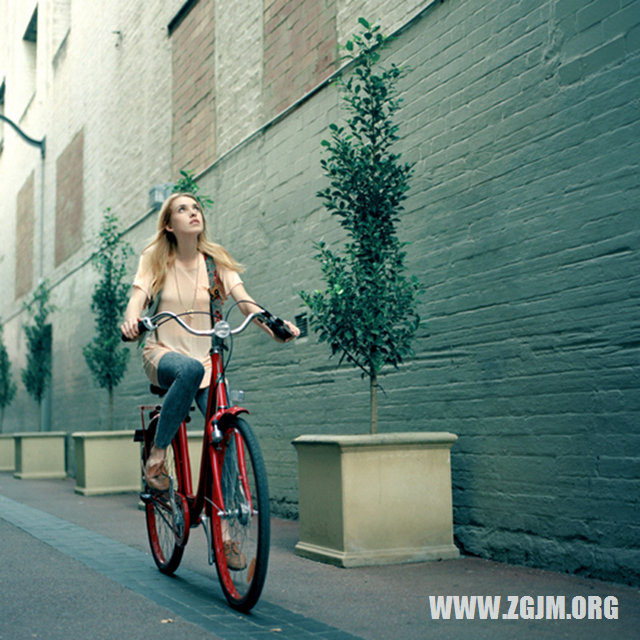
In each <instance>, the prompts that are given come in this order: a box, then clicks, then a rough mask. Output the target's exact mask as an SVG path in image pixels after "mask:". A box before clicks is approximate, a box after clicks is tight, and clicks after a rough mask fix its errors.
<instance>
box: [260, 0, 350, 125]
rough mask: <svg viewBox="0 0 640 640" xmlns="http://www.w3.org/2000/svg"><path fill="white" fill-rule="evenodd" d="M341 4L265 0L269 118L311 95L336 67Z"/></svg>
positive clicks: (315, 0)
mask: <svg viewBox="0 0 640 640" xmlns="http://www.w3.org/2000/svg"><path fill="white" fill-rule="evenodd" d="M336 43H337V39H336V2H335V1H333V0H286V1H285V0H265V2H264V54H263V55H264V76H263V86H264V89H263V91H264V109H265V119H267V120H268V119H269V118H270V117H272V116H274V115H276V114H278V113H279V112H281V111H283V110H284V109H285V108H286V107H288V106H289V105H291V104H292V103H293V102H295V100H297V99H298V98H299V97H300V96H302V95H304V94H305V93H306V92H307V91H309V90H311V89H312V88H313V87H315V86H316V85H317V84H319V83H320V82H321V81H322V80H324V79H325V78H326V77H327V76H329V75H330V74H331V72H332V71H333V70H334V68H335V62H336V57H337V51H336Z"/></svg>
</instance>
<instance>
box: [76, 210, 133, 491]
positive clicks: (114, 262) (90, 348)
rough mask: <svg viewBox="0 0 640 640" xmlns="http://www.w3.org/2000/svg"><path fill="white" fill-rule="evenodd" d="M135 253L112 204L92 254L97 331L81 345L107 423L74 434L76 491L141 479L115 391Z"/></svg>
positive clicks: (120, 486) (124, 361)
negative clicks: (119, 423) (119, 424)
mask: <svg viewBox="0 0 640 640" xmlns="http://www.w3.org/2000/svg"><path fill="white" fill-rule="evenodd" d="M132 253H133V250H132V249H131V246H130V245H129V244H128V243H127V242H125V241H124V240H123V238H122V234H121V233H120V231H119V228H118V218H117V216H116V215H115V214H113V213H112V212H111V209H109V208H107V210H106V211H105V213H104V216H103V220H102V227H101V229H100V233H99V238H98V248H97V250H96V252H95V253H94V255H93V257H92V262H93V266H94V268H95V270H96V271H97V272H98V274H99V280H98V281H97V282H96V285H95V287H94V290H93V294H92V296H91V311H93V314H94V316H95V321H94V327H95V331H94V337H93V339H92V340H91V341H90V342H89V343H88V344H87V345H85V346H84V348H83V350H82V353H83V355H84V358H85V361H86V363H87V367H88V368H89V371H90V372H91V375H92V377H93V380H94V382H95V383H96V385H97V386H98V387H100V388H101V389H104V390H105V391H106V392H107V412H106V420H105V422H106V427H107V429H104V427H103V429H102V430H96V431H81V432H76V433H74V434H73V436H72V437H73V442H74V448H75V461H76V470H75V471H76V492H77V493H81V494H83V495H96V494H103V493H116V492H122V491H135V490H136V489H137V488H138V487H139V485H140V462H139V453H138V450H137V448H136V446H135V445H134V443H133V430H117V431H114V428H113V427H114V425H113V401H114V391H115V389H116V387H117V386H118V384H120V381H121V380H122V378H123V376H124V374H125V372H126V370H127V365H128V362H129V357H130V351H129V349H127V348H126V347H125V346H124V345H123V343H122V340H121V338H120V324H121V322H122V315H123V314H124V310H125V308H126V306H127V298H128V292H129V282H128V281H127V280H126V276H127V258H128V257H129V256H130V255H132Z"/></svg>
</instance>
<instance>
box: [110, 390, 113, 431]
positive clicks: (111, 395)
mask: <svg viewBox="0 0 640 640" xmlns="http://www.w3.org/2000/svg"><path fill="white" fill-rule="evenodd" d="M109 431H113V389H111V388H110V389H109Z"/></svg>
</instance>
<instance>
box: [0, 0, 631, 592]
mask: <svg viewBox="0 0 640 640" xmlns="http://www.w3.org/2000/svg"><path fill="white" fill-rule="evenodd" d="M91 5H92V3H82V2H76V1H74V0H40V1H39V2H36V0H28V1H25V2H19V3H18V2H12V1H11V0H1V1H0V10H1V11H2V18H3V19H2V20H1V21H0V87H1V88H0V114H3V115H4V116H6V117H7V118H10V119H11V120H12V121H13V122H15V123H16V124H18V125H19V127H20V128H21V129H22V130H23V131H24V132H26V133H27V134H28V135H29V136H30V137H31V138H33V139H34V140H41V139H43V138H44V139H45V142H46V146H45V154H44V159H43V158H42V155H41V152H40V148H38V147H37V146H34V145H31V144H28V143H26V142H25V141H24V140H23V139H22V138H20V137H19V136H18V135H17V133H16V132H15V131H14V130H13V129H12V127H10V126H9V125H8V124H6V123H4V124H2V123H0V139H1V140H2V150H1V151H0V189H1V193H2V194H3V197H2V199H1V200H0V220H1V221H2V225H3V236H4V239H3V247H2V250H1V251H2V257H1V258H0V277H1V279H2V283H3V293H4V295H3V296H2V298H1V299H0V319H1V321H2V324H3V327H4V341H5V344H6V346H7V349H8V350H9V354H10V357H11V361H12V364H13V371H14V377H16V378H19V371H20V369H21V368H22V367H24V363H25V340H24V332H23V330H22V324H23V323H24V322H25V321H26V314H25V311H24V309H23V303H24V302H25V301H26V300H28V299H29V297H30V295H31V294H32V292H33V290H34V288H35V287H36V285H37V284H38V282H39V281H40V279H41V278H46V279H47V281H48V282H49V284H50V288H51V295H52V301H53V302H54V304H55V305H56V306H57V311H56V312H55V313H54V314H53V315H52V324H53V378H52V385H51V390H50V403H49V408H48V416H49V428H53V429H56V430H58V429H61V430H64V431H68V432H69V433H71V432H73V431H77V430H90V429H99V428H103V427H104V420H105V418H104V415H103V414H104V413H106V402H107V399H106V394H105V393H104V392H102V391H101V390H99V389H97V388H96V387H95V385H93V383H92V382H91V380H90V376H89V375H88V369H87V367H86V364H85V363H84V359H83V357H82V346H83V345H84V344H86V343H88V342H89V341H90V340H91V336H92V329H93V317H92V315H91V311H90V308H89V304H90V297H91V292H92V288H93V284H94V283H95V280H96V273H95V271H94V270H93V268H92V266H91V264H90V257H91V255H92V252H93V251H94V250H95V248H96V244H97V233H98V230H99V227H100V223H101V220H102V215H103V213H104V211H105V210H106V209H107V208H110V209H111V210H112V211H113V212H114V213H116V214H117V215H118V217H119V219H120V221H121V224H122V226H123V229H125V231H126V233H125V237H126V239H127V240H128V241H129V242H130V243H131V244H132V245H133V246H134V247H135V249H136V250H137V251H139V250H140V249H141V248H142V247H143V246H144V244H145V242H146V240H148V239H149V237H150V236H151V235H152V234H153V231H154V227H155V211H154V207H153V205H152V203H151V202H150V200H149V191H150V189H151V188H152V187H153V186H154V185H162V184H165V183H168V182H171V181H173V180H175V179H176V178H177V177H178V174H179V171H180V170H181V169H189V170H192V171H194V172H195V175H196V176H197V180H198V184H199V187H200V189H201V193H205V194H208V195H210V196H211V197H212V198H213V199H214V201H215V203H214V206H213V210H212V211H211V212H209V214H208V222H209V228H210V230H211V232H212V236H214V237H215V239H216V240H218V241H219V242H221V243H222V244H223V245H225V246H226V247H228V248H229V250H230V251H231V252H232V254H233V255H234V256H236V257H237V258H238V259H239V260H241V261H242V262H244V263H245V264H246V265H247V267H248V269H247V272H246V274H245V275H244V279H245V283H246V284H247V288H248V290H249V291H250V292H251V293H252V295H254V297H256V299H258V300H259V301H260V302H262V303H263V304H264V305H265V306H267V307H268V308H270V309H272V310H274V311H275V312H276V313H279V314H281V315H284V316H285V317H295V316H301V315H302V314H304V308H303V306H302V303H301V300H300V298H299V295H298V292H299V291H300V290H303V289H304V290H309V289H312V288H316V287H318V286H319V285H320V284H321V281H320V274H319V268H318V265H317V263H315V262H314V261H313V260H312V256H313V254H314V252H315V251H314V249H313V243H314V242H315V241H318V240H324V241H326V242H327V243H330V244H334V245H335V243H338V242H339V241H340V239H341V234H340V231H339V228H338V225H337V224H336V221H335V220H333V219H331V217H330V216H329V215H328V214H327V213H326V211H325V210H324V209H323V208H322V207H321V204H320V202H319V200H318V198H317V197H316V195H315V194H316V192H317V191H318V190H319V189H320V188H322V186H323V185H324V184H325V180H324V178H323V176H322V173H321V170H320V158H321V157H322V151H321V149H322V146H321V144H320V143H321V140H322V139H323V137H326V136H327V129H328V126H329V124H330V123H332V122H339V121H340V120H341V118H342V117H343V112H342V111H341V108H340V96H339V92H338V89H337V87H336V85H335V84H334V83H332V82H331V79H332V77H334V76H335V74H337V73H340V69H341V67H342V64H343V63H342V61H341V55H342V51H341V49H340V47H341V45H344V44H345V42H346V41H347V40H348V39H349V37H350V35H351V34H352V33H354V32H355V31H357V30H358V23H357V19H358V17H359V16H363V17H365V18H367V19H368V20H369V21H370V22H372V23H378V24H381V25H382V28H383V31H384V32H385V33H386V34H394V35H395V38H394V40H393V42H392V44H391V45H390V46H389V48H388V49H387V50H385V51H384V53H383V58H382V62H383V63H390V62H395V63H396V64H400V65H402V66H405V67H406V68H407V75H406V77H405V78H404V79H403V81H402V86H401V92H402V98H403V103H402V107H401V109H400V110H399V112H398V124H399V125H400V137H401V139H400V141H399V143H398V152H400V153H402V155H403V159H406V160H408V161H411V162H413V163H415V175H414V177H413V181H412V186H411V190H410V192H409V199H408V200H407V202H406V208H405V211H404V212H403V215H402V219H401V221H400V234H401V236H402V238H403V240H406V241H407V242H408V243H409V244H408V245H407V261H408V264H409V267H410V269H411V272H412V273H415V274H416V275H417V276H418V277H419V278H420V280H421V281H422V283H423V284H424V293H423V295H422V298H421V308H420V313H421V316H422V318H423V322H422V325H421V328H420V330H419V333H418V336H417V339H416V343H415V356H414V357H413V358H412V359H411V360H410V361H408V362H407V363H406V365H404V366H402V367H401V368H400V369H399V370H397V371H392V372H389V373H388V374H387V375H386V376H385V377H384V378H383V380H382V386H383V387H384V391H385V393H384V394H383V395H382V397H381V398H380V403H381V408H380V411H381V414H380V422H381V427H380V428H381V430H386V431H415V430H431V431H450V432H453V433H456V434H457V435H458V436H459V440H458V442H457V443H456V445H455V446H454V448H453V450H452V476H453V500H454V525H455V535H456V541H457V543H458V545H459V546H460V548H461V549H462V550H463V551H466V552H468V553H473V554H477V555H481V556H484V557H490V558H494V559H499V560H506V561H511V562H517V563H523V564H530V565H534V566H540V567H548V568H553V569H559V570H565V571H569V572H575V573H581V574H584V575H589V576H595V577H601V578H605V579H612V580H617V581H626V582H632V583H636V584H637V583H638V582H639V581H640V516H639V512H640V504H639V497H638V496H640V491H639V489H640V429H639V426H640V407H639V405H638V398H639V397H640V396H639V394H638V389H639V387H640V384H639V383H640V373H639V372H640V367H639V365H640V357H639V356H640V351H639V344H638V339H637V335H638V330H639V329H640V309H639V306H638V298H639V297H640V279H639V276H638V274H639V273H640V259H639V249H640V224H639V220H640V217H639V216H640V213H639V209H640V207H639V206H638V204H639V190H640V188H639V185H638V180H637V175H638V166H639V164H640V145H638V138H639V134H640V113H639V111H638V104H639V101H640V82H639V77H638V75H639V74H638V69H639V68H640V65H639V63H640V4H639V3H637V2H634V1H633V0H615V1H611V0H579V1H578V0H535V2H528V3H514V2H509V1H508V0H489V1H487V2H474V1H473V0H467V1H461V0H442V1H441V0H437V1H432V0H422V1H419V0H408V1H406V2H401V3H398V2H391V1H388V0H365V1H363V2H358V3H356V2H347V0H289V1H284V0H281V1H278V0H246V1H245V2H240V3H225V2H216V1H214V0H190V1H188V2H185V1H184V0H169V1H166V0H165V1H161V0H148V1H146V2H124V0H109V1H108V2H103V3H101V9H100V12H97V11H95V9H94V8H93V7H92V6H91ZM130 266H131V272H132V274H133V269H134V268H135V258H132V260H131V265H130ZM235 350H236V352H235V356H234V361H233V365H232V366H233V368H232V371H231V372H230V377H231V379H232V382H233V383H234V385H236V386H239V387H241V388H243V389H244V390H245V393H246V397H247V402H246V403H247V405H248V406H249V407H250V409H251V422H252V425H254V426H255V429H256V432H257V434H258V437H259V439H260V441H261V443H262V445H263V448H264V452H265V458H266V463H267V470H268V473H269V477H270V483H271V493H272V496H273V507H274V510H275V511H276V512H278V513H280V514H282V515H286V516H295V514H296V512H297V506H296V505H297V484H296V483H297V478H296V460H295V451H294V450H293V447H292V446H291V444H290V442H291V440H292V439H293V438H295V437H296V436H297V435H300V434H303V433H339V432H348V433H357V432H364V431H366V429H367V401H368V397H367V394H368V388H367V385H366V384H365V383H363V382H362V381H361V380H360V377H359V375H358V374H357V372H355V371H354V370H351V369H349V368H347V367H342V366H341V367H337V366H336V362H334V361H332V360H330V359H329V358H328V352H327V350H326V348H324V346H320V345H318V344H317V343H316V342H315V340H314V338H313V337H312V336H310V337H308V338H304V339H302V340H299V341H297V342H296V343H295V344H292V345H288V346H287V347H285V348H280V347H279V346H278V345H276V344H275V343H271V342H270V341H265V340H264V336H262V335H247V336H246V337H244V336H243V338H242V339H241V340H239V341H238V344H237V345H236V347H235ZM18 387H19V389H18V395H17V397H16V399H15V401H14V402H13V403H12V404H11V405H10V406H9V407H8V408H7V409H6V412H5V422H4V431H5V432H8V431H28V430H33V429H34V428H35V424H37V415H36V407H35V404H34V402H33V401H32V400H31V399H30V398H29V397H28V396H27V394H26V392H25V390H24V388H23V386H22V385H21V383H19V384H18ZM146 389H147V384H146V381H145V379H144V377H143V374H142V371H141V367H140V366H139V363H138V361H137V358H136V355H135V353H134V355H133V357H132V360H131V364H130V365H129V369H128V373H127V375H126V378H125V380H124V381H123V383H122V384H121V385H120V386H119V387H118V389H117V390H116V397H117V399H118V400H117V403H116V404H117V407H116V417H117V419H118V423H119V425H120V426H121V427H122V428H129V427H133V426H136V420H137V416H138V413H137V410H136V406H137V405H138V404H140V403H141V402H148V401H149V398H148V396H147V393H146ZM84 407H93V408H95V412H94V413H93V415H91V414H88V412H87V411H86V410H85V409H83V408H84ZM72 461H73V456H72V455H71V452H69V462H70V470H71V472H72V473H73V463H72Z"/></svg>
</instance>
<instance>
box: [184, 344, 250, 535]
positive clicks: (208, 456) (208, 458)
mask: <svg viewBox="0 0 640 640" xmlns="http://www.w3.org/2000/svg"><path fill="white" fill-rule="evenodd" d="M210 357H211V383H210V385H209V395H208V400H207V416H206V420H205V427H204V433H203V439H202V453H201V460H200V477H199V480H198V489H197V492H196V493H195V494H194V492H193V483H192V477H191V463H190V458H189V447H188V442H187V429H186V423H185V422H183V423H182V424H181V425H180V428H179V430H178V433H177V434H176V436H175V438H176V439H177V445H178V446H177V447H176V449H177V456H179V458H180V459H178V460H176V468H177V473H178V474H179V486H180V487H181V491H182V493H183V495H184V496H185V497H186V498H187V501H188V503H189V515H190V521H191V522H192V523H193V524H192V526H196V525H197V524H198V523H199V522H200V521H201V514H202V512H203V511H205V514H206V512H207V509H208V508H211V509H216V511H217V512H218V513H220V514H223V513H224V500H223V498H222V486H221V482H220V478H221V476H222V468H221V464H222V461H221V453H222V450H221V448H220V447H219V446H216V445H219V444H220V443H221V442H222V440H223V437H224V434H223V430H221V428H220V427H222V428H223V429H224V420H225V418H226V417H227V416H237V415H239V414H242V413H249V412H248V411H247V409H245V408H243V407H239V406H229V404H228V403H229V400H228V397H229V395H228V390H227V383H226V380H225V379H224V375H223V370H222V341H221V340H220V339H219V338H217V337H214V339H213V345H212V347H211V352H210ZM241 444H242V443H241V441H240V440H239V438H236V445H237V446H238V458H239V459H238V463H239V469H240V473H241V477H242V484H243V485H244V486H245V487H246V488H247V489H248V486H249V485H248V480H247V477H246V467H245V465H244V451H243V450H242V446H241ZM209 445H212V446H209ZM209 479H210V480H211V486H212V496H211V499H212V501H213V504H212V505H208V506H207V504H206V488H207V480H209ZM207 515H210V514H207Z"/></svg>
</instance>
